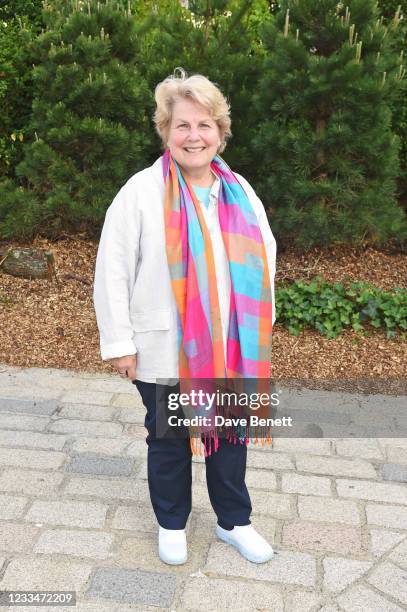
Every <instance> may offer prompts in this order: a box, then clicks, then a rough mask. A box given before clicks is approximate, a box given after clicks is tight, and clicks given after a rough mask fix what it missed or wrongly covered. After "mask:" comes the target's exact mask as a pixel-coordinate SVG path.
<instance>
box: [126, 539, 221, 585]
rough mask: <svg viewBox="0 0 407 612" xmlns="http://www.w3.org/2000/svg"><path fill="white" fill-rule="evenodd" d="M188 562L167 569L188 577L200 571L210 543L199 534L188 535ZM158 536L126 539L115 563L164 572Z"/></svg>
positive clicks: (171, 572) (166, 568)
mask: <svg viewBox="0 0 407 612" xmlns="http://www.w3.org/2000/svg"><path fill="white" fill-rule="evenodd" d="M187 540H188V560H187V562H186V563H184V564H183V565H178V566H173V567H172V566H169V567H165V571H166V572H167V573H170V574H178V575H184V576H185V575H187V576H190V575H191V572H194V571H197V570H199V568H201V567H202V566H203V565H204V563H205V561H206V558H207V555H208V550H209V546H210V542H208V541H206V540H204V539H201V538H200V537H199V534H196V533H194V532H191V530H189V533H188V535H187ZM157 542H158V534H157V531H156V533H141V532H139V533H138V534H137V537H126V536H125V537H124V538H123V539H122V541H121V542H120V544H119V545H118V547H117V552H115V554H114V563H115V565H118V566H120V567H126V568H129V569H130V568H138V569H144V570H148V571H158V572H162V571H163V562H162V561H161V559H160V557H159V556H158V545H157Z"/></svg>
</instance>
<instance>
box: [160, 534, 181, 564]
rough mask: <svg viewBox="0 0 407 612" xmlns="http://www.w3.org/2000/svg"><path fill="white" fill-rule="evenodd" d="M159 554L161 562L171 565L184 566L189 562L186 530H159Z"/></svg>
mask: <svg viewBox="0 0 407 612" xmlns="http://www.w3.org/2000/svg"><path fill="white" fill-rule="evenodd" d="M158 554H159V555H160V559H161V561H164V563H168V564H169V565H182V564H183V563H185V561H186V560H187V557H188V554H187V538H186V535H185V529H164V527H161V526H160V528H159V530H158Z"/></svg>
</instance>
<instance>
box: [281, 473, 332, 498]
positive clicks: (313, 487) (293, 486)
mask: <svg viewBox="0 0 407 612" xmlns="http://www.w3.org/2000/svg"><path fill="white" fill-rule="evenodd" d="M281 488H282V491H283V492H284V493H303V494H304V495H326V496H328V497H330V496H331V495H332V492H331V481H330V480H329V478H325V477H323V476H304V475H303V474H295V473H288V474H282V485H281Z"/></svg>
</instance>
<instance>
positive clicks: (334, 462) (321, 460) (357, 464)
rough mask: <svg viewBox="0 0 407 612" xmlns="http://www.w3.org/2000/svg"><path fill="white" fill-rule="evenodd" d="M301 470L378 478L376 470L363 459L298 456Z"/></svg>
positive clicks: (298, 466)
mask: <svg viewBox="0 0 407 612" xmlns="http://www.w3.org/2000/svg"><path fill="white" fill-rule="evenodd" d="M296 464H297V470H298V471H299V472H313V473H314V474H330V475H332V476H355V477H356V478H376V470H375V469H374V467H373V466H372V465H371V464H370V463H368V462H367V461H363V460H362V459H342V458H339V457H312V456H304V457H297V460H296Z"/></svg>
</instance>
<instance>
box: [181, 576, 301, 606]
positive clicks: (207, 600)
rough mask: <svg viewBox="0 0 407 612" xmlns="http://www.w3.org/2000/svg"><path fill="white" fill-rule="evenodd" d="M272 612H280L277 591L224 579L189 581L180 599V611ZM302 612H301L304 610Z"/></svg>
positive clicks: (273, 588) (279, 595)
mask: <svg viewBox="0 0 407 612" xmlns="http://www.w3.org/2000/svg"><path fill="white" fill-rule="evenodd" d="M237 602H238V607H239V610H242V611H245V612H249V611H251V610H273V612H283V610H284V605H283V600H282V596H281V593H280V590H279V589H278V587H275V586H272V585H270V584H261V583H254V582H253V583H251V585H250V589H248V588H247V582H241V581H238V580H233V581H231V580H225V579H223V578H207V577H203V578H192V579H190V580H188V581H187V583H186V585H185V589H184V592H183V593H182V595H181V608H182V610H189V611H191V612H192V610H202V609H203V608H205V610H207V611H208V612H219V610H236V603H237ZM303 612H304V610H303Z"/></svg>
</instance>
